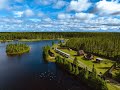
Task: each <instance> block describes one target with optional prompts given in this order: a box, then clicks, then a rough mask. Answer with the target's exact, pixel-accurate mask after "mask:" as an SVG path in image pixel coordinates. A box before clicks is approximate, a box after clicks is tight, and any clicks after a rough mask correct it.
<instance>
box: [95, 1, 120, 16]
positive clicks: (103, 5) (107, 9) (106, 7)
mask: <svg viewBox="0 0 120 90" xmlns="http://www.w3.org/2000/svg"><path fill="white" fill-rule="evenodd" d="M95 12H96V13H98V14H100V15H112V14H113V15H114V14H120V3H118V0H112V1H107V0H102V1H99V2H97V3H96V7H95Z"/></svg>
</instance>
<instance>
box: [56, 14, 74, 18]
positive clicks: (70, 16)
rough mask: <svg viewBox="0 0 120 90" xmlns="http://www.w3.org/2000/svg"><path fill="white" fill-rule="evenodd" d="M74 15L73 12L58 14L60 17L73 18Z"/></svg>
mask: <svg viewBox="0 0 120 90" xmlns="http://www.w3.org/2000/svg"><path fill="white" fill-rule="evenodd" d="M72 17H73V16H72V15H71V14H65V13H60V14H58V19H71V18H72Z"/></svg>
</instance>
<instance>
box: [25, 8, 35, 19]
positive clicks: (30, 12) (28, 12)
mask: <svg viewBox="0 0 120 90" xmlns="http://www.w3.org/2000/svg"><path fill="white" fill-rule="evenodd" d="M24 15H25V16H27V17H31V16H34V15H35V14H34V12H33V11H32V10H31V9H27V10H25V11H24Z"/></svg>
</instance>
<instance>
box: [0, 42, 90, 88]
mask: <svg viewBox="0 0 120 90" xmlns="http://www.w3.org/2000/svg"><path fill="white" fill-rule="evenodd" d="M54 42H56V43H57V41H54ZM14 43H15V42H14ZM23 43H27V44H28V45H29V46H30V47H31V51H30V52H29V53H26V54H24V55H22V56H13V57H9V56H7V55H6V53H5V47H6V45H7V44H8V43H0V90H88V89H87V87H85V86H84V85H82V84H81V83H79V82H77V81H76V80H74V79H72V78H70V76H69V75H67V74H66V73H64V72H63V71H62V70H61V69H60V68H58V67H57V66H56V64H55V63H45V62H44V60H43V57H42V47H43V46H45V45H51V43H52V40H48V41H40V42H23Z"/></svg>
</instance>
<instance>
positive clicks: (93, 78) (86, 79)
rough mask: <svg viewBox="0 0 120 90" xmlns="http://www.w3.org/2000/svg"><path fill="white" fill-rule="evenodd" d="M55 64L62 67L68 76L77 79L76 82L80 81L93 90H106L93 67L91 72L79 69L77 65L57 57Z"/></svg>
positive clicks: (104, 83) (104, 84) (103, 82)
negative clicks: (70, 75)
mask: <svg viewBox="0 0 120 90" xmlns="http://www.w3.org/2000/svg"><path fill="white" fill-rule="evenodd" d="M55 59H56V63H57V64H59V65H60V66H62V67H63V68H64V69H65V70H67V71H68V72H69V73H70V74H72V75H73V76H75V77H77V78H78V80H80V81H82V82H83V83H84V84H86V85H87V86H89V87H91V89H93V90H108V88H107V85H106V82H105V81H104V80H103V79H102V78H101V77H99V76H97V73H96V70H95V68H94V67H93V69H92V72H89V71H88V70H87V69H82V68H79V67H78V66H77V65H75V64H72V63H70V62H68V61H67V60H66V59H65V58H64V59H63V58H61V57H60V56H57V57H56V58H55Z"/></svg>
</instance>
